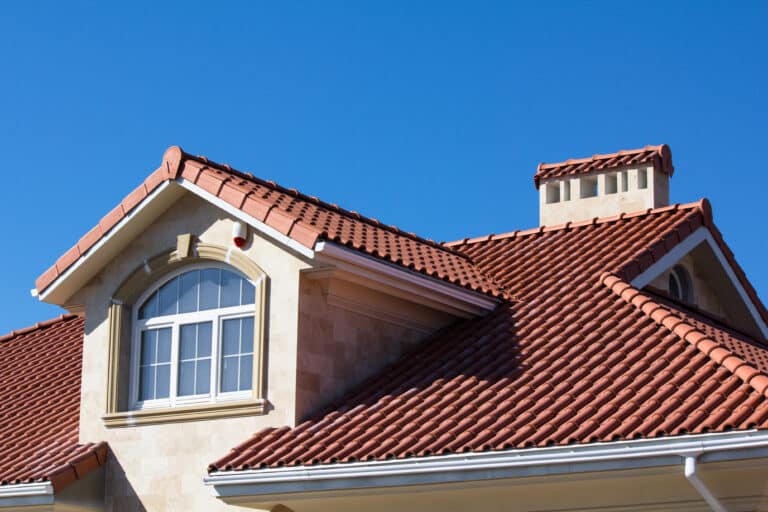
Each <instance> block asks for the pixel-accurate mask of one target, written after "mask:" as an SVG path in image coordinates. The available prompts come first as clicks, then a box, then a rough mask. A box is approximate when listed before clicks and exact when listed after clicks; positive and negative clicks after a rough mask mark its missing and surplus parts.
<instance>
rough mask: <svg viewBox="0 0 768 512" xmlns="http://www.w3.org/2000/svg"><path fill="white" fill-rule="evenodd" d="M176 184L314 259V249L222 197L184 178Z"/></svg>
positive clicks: (178, 179)
mask: <svg viewBox="0 0 768 512" xmlns="http://www.w3.org/2000/svg"><path fill="white" fill-rule="evenodd" d="M176 183H178V184H179V185H181V187H182V188H184V189H185V190H188V191H189V192H192V193H193V194H195V195H196V196H198V197H200V198H202V199H204V200H205V201H208V202H209V203H211V204H213V205H214V206H216V207H217V208H220V209H221V210H224V211H225V212H227V213H228V214H229V215H231V216H233V217H235V218H236V219H238V220H240V221H242V222H245V223H246V224H248V225H249V226H251V227H252V228H254V229H255V230H256V231H258V232H260V233H262V234H263V235H266V236H268V237H269V238H272V239H274V240H276V241H277V242H279V243H280V244H282V245H284V246H286V247H288V248H290V249H292V250H293V251H295V252H297V253H299V254H301V255H302V256H304V257H305V258H309V259H312V258H314V255H315V254H314V251H313V250H312V249H308V248H307V247H304V246H303V245H301V244H300V243H299V242H297V241H295V240H294V239H292V238H291V237H289V236H287V235H284V234H283V233H281V232H279V231H278V230H276V229H275V228H273V227H272V226H270V225H268V224H265V223H264V222H262V221H260V220H259V219H257V218H256V217H253V216H252V215H248V214H247V213H245V212H244V211H243V210H241V209H240V208H236V207H234V206H232V205H231V204H229V203H228V202H226V201H224V200H223V199H221V198H220V197H218V196H215V195H213V194H211V193H210V192H208V191H207V190H204V189H203V188H201V187H199V186H197V185H195V184H194V183H192V182H191V181H188V180H185V179H184V178H177V179H176Z"/></svg>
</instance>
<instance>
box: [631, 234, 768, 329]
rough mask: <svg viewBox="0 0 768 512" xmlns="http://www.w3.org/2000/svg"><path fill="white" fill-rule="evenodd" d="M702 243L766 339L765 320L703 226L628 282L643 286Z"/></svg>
mask: <svg viewBox="0 0 768 512" xmlns="http://www.w3.org/2000/svg"><path fill="white" fill-rule="evenodd" d="M702 243H707V244H708V245H709V247H710V249H712V252H713V253H714V254H715V257H716V258H717V260H718V262H720V265H721V266H722V267H723V269H724V270H725V273H726V275H727V276H728V279H729V280H730V281H731V283H732V284H733V286H734V287H735V288H736V291H737V293H738V294H739V297H740V298H741V300H742V301H743V302H744V305H745V306H746V307H747V310H748V311H749V314H750V315H751V316H752V318H753V319H754V321H755V323H756V324H757V327H758V328H759V329H760V332H761V333H762V335H763V337H765V338H766V339H768V326H766V324H765V321H763V318H762V316H760V313H759V312H758V310H757V307H756V306H755V304H754V303H753V302H752V299H750V298H749V295H748V294H747V291H746V290H745V289H744V286H743V285H742V284H741V281H740V280H739V278H738V277H737V276H736V272H734V271H733V268H732V267H731V265H730V263H728V259H727V258H726V257H725V255H724V254H723V251H722V250H721V249H720V246H719V245H718V243H717V241H716V240H715V238H714V237H713V236H712V233H711V232H710V231H709V229H707V228H706V227H704V226H702V227H700V228H698V229H697V230H696V231H694V232H693V233H691V234H690V235H688V237H687V238H686V239H685V240H683V241H682V242H680V243H679V244H677V245H676V246H675V247H674V248H673V249H672V250H671V251H669V252H668V253H667V254H665V255H664V256H662V257H661V258H660V259H659V261H657V262H655V263H654V264H653V265H651V266H650V267H648V268H647V269H646V270H645V271H644V272H643V273H641V274H640V275H639V276H637V277H636V278H634V279H633V280H632V282H631V283H630V284H631V285H632V286H633V287H635V288H637V289H638V290H641V289H643V288H645V287H646V286H647V285H648V284H650V283H651V282H652V281H653V280H654V279H656V278H657V277H658V276H660V275H661V274H662V273H663V272H664V271H666V270H667V269H669V268H671V267H672V265H674V264H675V263H676V262H677V261H679V260H680V259H681V258H683V257H684V256H685V255H686V254H688V253H689V252H691V251H692V250H693V249H695V248H696V247H698V246H699V245H700V244H702Z"/></svg>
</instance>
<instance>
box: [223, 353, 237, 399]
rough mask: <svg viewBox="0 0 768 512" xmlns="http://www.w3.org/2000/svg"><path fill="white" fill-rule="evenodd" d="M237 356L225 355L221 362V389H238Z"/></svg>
mask: <svg viewBox="0 0 768 512" xmlns="http://www.w3.org/2000/svg"><path fill="white" fill-rule="evenodd" d="M239 359H240V358H239V357H237V356H233V357H225V358H224V359H222V363H221V390H222V391H225V392H226V391H237V363H238V360H239Z"/></svg>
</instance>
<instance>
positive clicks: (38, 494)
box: [0, 482, 53, 508]
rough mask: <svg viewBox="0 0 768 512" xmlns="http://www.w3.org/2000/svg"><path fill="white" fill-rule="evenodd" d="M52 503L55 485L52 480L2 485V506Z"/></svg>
mask: <svg viewBox="0 0 768 512" xmlns="http://www.w3.org/2000/svg"><path fill="white" fill-rule="evenodd" d="M52 504H53V485H52V484H51V482H34V483H31V484H13V485H0V508H5V507H25V506H32V505H52Z"/></svg>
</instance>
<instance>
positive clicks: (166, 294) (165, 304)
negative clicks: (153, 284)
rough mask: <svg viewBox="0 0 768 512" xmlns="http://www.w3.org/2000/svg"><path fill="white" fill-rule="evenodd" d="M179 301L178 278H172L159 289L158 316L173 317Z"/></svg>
mask: <svg viewBox="0 0 768 512" xmlns="http://www.w3.org/2000/svg"><path fill="white" fill-rule="evenodd" d="M178 300H179V278H178V277H174V278H173V279H171V280H170V281H169V282H167V283H165V284H164V285H163V286H162V288H160V316H163V315H175V314H176V313H177V305H178Z"/></svg>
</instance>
